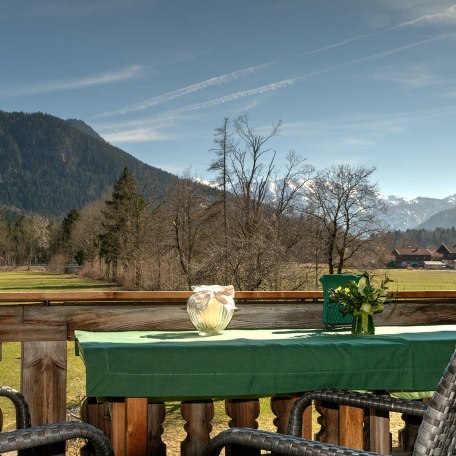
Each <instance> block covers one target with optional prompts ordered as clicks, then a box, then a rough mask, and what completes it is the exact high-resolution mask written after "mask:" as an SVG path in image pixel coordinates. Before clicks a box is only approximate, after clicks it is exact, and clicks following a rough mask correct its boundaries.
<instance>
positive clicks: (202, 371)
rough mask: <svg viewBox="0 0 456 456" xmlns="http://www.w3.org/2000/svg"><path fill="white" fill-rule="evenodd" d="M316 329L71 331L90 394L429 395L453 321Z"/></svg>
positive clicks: (455, 339)
mask: <svg viewBox="0 0 456 456" xmlns="http://www.w3.org/2000/svg"><path fill="white" fill-rule="evenodd" d="M376 332H377V334H376V335H375V336H352V335H351V334H349V333H348V332H324V331H321V330H304V329H303V330H296V329H293V330H291V329H290V330H286V329H285V330H284V329H269V330H226V331H225V332H224V334H223V335H221V336H214V337H201V336H198V335H197V333H196V332H195V331H126V332H87V331H76V333H75V335H76V342H77V343H76V347H77V350H78V352H79V353H80V355H81V356H82V357H83V360H84V363H85V366H86V384H87V385H86V386H87V395H88V396H105V397H150V398H152V399H154V400H170V399H172V400H184V399H204V398H218V397H225V398H226V397H242V396H244V397H260V396H272V395H277V394H286V393H294V392H301V391H310V390H315V389H319V388H342V389H358V390H379V389H382V390H383V389H385V390H411V391H418V390H432V389H435V386H436V385H437V383H438V381H439V380H440V377H441V375H442V372H443V370H444V368H445V367H446V365H447V363H448V360H449V358H450V356H451V354H452V353H453V351H454V348H455V345H456V325H446V326H420V327H418V326H414V327H377V328H376Z"/></svg>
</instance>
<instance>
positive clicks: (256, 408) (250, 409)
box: [225, 399, 260, 456]
mask: <svg viewBox="0 0 456 456" xmlns="http://www.w3.org/2000/svg"><path fill="white" fill-rule="evenodd" d="M225 411H226V414H227V415H228V416H229V417H230V418H231V420H230V422H229V423H228V425H229V427H230V428H231V427H248V428H252V429H258V422H257V420H256V419H257V418H258V417H259V416H260V401H259V400H258V399H227V400H226V401H225ZM229 454H230V456H240V455H242V456H258V455H259V454H260V450H257V449H256V448H244V447H240V446H239V445H231V452H230V453H229Z"/></svg>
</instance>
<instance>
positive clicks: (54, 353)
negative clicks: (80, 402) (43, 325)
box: [21, 341, 67, 456]
mask: <svg viewBox="0 0 456 456" xmlns="http://www.w3.org/2000/svg"><path fill="white" fill-rule="evenodd" d="M21 363H22V376H21V391H22V394H23V395H24V397H25V399H26V400H27V402H28V404H29V407H30V415H31V419H32V425H33V426H36V425H40V424H46V423H56V422H59V421H65V420H66V378H67V347H66V341H56V342H24V343H23V344H22V356H21ZM64 453H65V443H63V444H56V445H52V447H49V446H48V447H46V448H44V447H43V448H40V449H39V450H38V453H37V454H42V455H47V456H57V455H58V456H60V455H64Z"/></svg>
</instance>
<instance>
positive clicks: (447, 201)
mask: <svg viewBox="0 0 456 456" xmlns="http://www.w3.org/2000/svg"><path fill="white" fill-rule="evenodd" d="M385 200H386V202H387V205H388V212H387V214H386V216H385V221H386V223H387V224H388V225H389V226H390V228H391V229H393V230H402V231H403V230H406V229H408V228H420V227H423V228H426V229H431V230H432V229H434V228H436V227H437V226H440V227H443V226H442V225H439V224H438V223H439V220H440V217H438V216H437V214H438V213H439V212H442V211H448V210H449V209H454V208H456V194H454V195H451V196H448V197H446V198H443V199H438V198H426V197H418V198H414V199H407V198H401V197H399V196H392V195H389V196H386V197H385ZM449 212H450V213H454V215H455V217H454V219H453V218H452V217H448V215H447V216H446V218H445V220H446V224H445V227H448V226H449V227H451V226H456V211H449ZM431 217H432V219H431ZM428 219H431V220H430V221H429V223H428V222H427V221H428Z"/></svg>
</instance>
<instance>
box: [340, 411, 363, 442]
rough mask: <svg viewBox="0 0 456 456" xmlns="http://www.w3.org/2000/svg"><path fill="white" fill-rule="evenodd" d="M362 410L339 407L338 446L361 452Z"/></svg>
mask: <svg viewBox="0 0 456 456" xmlns="http://www.w3.org/2000/svg"><path fill="white" fill-rule="evenodd" d="M363 420H364V410H363V409H361V408H358V407H349V406H348V405H341V406H340V407H339V445H342V446H346V447H349V448H353V449H357V450H362V449H363V446H364V435H363V433H364V427H363Z"/></svg>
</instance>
